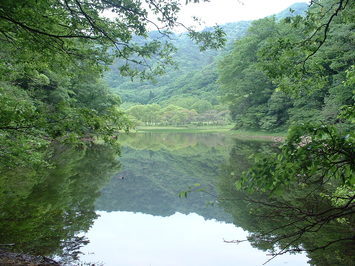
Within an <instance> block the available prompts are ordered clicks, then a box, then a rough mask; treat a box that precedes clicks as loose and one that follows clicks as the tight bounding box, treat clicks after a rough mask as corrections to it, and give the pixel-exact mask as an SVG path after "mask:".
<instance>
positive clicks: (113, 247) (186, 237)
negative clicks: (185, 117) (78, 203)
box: [81, 134, 307, 266]
mask: <svg viewBox="0 0 355 266" xmlns="http://www.w3.org/2000/svg"><path fill="white" fill-rule="evenodd" d="M235 141H236V140H233V139H232V138H230V137H227V136H223V135H216V134H139V135H136V136H126V137H124V138H123V139H122V146H123V148H122V155H121V158H120V162H121V164H122V167H121V169H120V171H118V172H117V173H115V174H114V176H113V178H112V179H111V181H110V182H109V183H108V184H107V186H106V187H104V188H103V190H102V191H101V196H100V197H99V198H98V199H97V201H96V210H97V214H98V215H99V218H98V219H96V220H95V222H94V224H93V226H92V228H91V229H90V230H89V232H88V233H87V234H86V235H85V236H86V237H87V238H88V239H89V240H90V243H89V244H88V245H86V246H85V247H83V248H82V249H81V252H83V255H82V256H81V260H82V261H87V262H96V263H97V262H99V263H102V264H104V265H132V266H133V265H165V266H166V265H191V266H192V265H205V266H207V265H211V266H214V265H225V266H228V265H262V264H263V263H264V262H266V261H267V260H268V259H269V258H270V256H268V254H267V252H263V251H260V250H258V249H256V248H253V247H252V246H251V245H250V244H249V243H248V242H242V243H240V244H235V243H226V242H225V241H224V240H226V241H231V240H244V239H246V237H247V235H248V233H247V232H246V231H244V230H243V229H241V228H240V227H237V226H235V225H234V224H233V223H232V222H233V217H232V216H231V215H230V214H229V213H227V212H226V211H225V210H224V209H223V206H221V204H219V203H218V202H217V198H218V193H219V189H222V188H221V187H222V186H221V185H220V184H221V183H223V177H222V175H223V170H222V169H223V167H224V165H225V164H226V161H227V160H228V158H229V156H230V152H231V149H232V147H233V144H234V143H235ZM239 142H240V141H239ZM241 143H243V144H242V149H241V150H240V156H249V155H250V154H251V153H252V152H255V151H257V150H258V149H263V148H264V147H265V146H268V145H269V144H266V143H260V142H259V143H258V142H254V143H248V142H241ZM238 163H239V164H240V169H241V170H242V169H244V168H246V167H248V163H247V159H246V158H244V159H241V160H239V162H238ZM122 177H123V179H122ZM190 186H191V187H192V190H193V192H191V193H190V194H188V196H187V198H179V197H178V195H179V192H181V191H186V190H188V189H189V187H190ZM199 188H202V191H196V190H198V189H199ZM268 265H307V258H306V256H305V255H284V256H280V257H277V258H275V259H274V260H272V261H271V262H270V263H269V264H268Z"/></svg>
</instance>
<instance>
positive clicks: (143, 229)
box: [82, 211, 307, 266]
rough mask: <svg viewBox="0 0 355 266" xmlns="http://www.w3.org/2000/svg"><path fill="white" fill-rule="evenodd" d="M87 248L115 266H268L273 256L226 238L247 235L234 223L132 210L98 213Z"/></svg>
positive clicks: (300, 261)
mask: <svg viewBox="0 0 355 266" xmlns="http://www.w3.org/2000/svg"><path fill="white" fill-rule="evenodd" d="M98 214H99V215H100V217H99V218H98V219H97V220H96V221H95V223H94V225H93V227H92V228H91V230H90V231H89V232H88V233H87V237H88V238H89V240H90V243H89V244H88V245H87V246H85V247H84V248H83V249H82V252H84V253H85V255H83V256H82V260H83V261H88V262H103V264H104V265H114V266H116V265H117V266H120V265H122V266H131V265H132V266H143V265H147V266H148V265H151V266H159V265H161V266H175V265H176V266H190V265H191V266H200V265H201V266H209V265H211V266H229V265H230V266H232V265H233V266H234V265H241V266H244V265H245V266H248V265H262V264H263V263H264V262H265V261H267V260H268V259H269V258H270V256H267V255H266V253H264V252H262V251H259V250H257V249H254V248H252V247H251V246H250V245H249V243H247V242H243V243H240V244H239V245H236V244H229V243H225V242H223V239H225V240H236V239H238V240H241V239H245V238H246V235H247V233H246V232H244V231H243V230H242V229H241V228H237V227H235V226H234V225H233V224H226V223H221V222H217V221H215V220H204V218H203V217H201V216H199V215H197V214H189V215H185V214H181V213H175V214H174V215H171V216H169V217H160V216H152V215H148V214H143V213H132V212H109V213H108V212H103V211H100V212H98ZM306 261H307V258H306V256H304V255H283V256H280V257H277V258H275V259H274V260H273V261H271V262H270V263H268V264H267V265H287V266H293V265H295V266H302V265H307V263H306Z"/></svg>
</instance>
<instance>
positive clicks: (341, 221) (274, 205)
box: [219, 145, 354, 265]
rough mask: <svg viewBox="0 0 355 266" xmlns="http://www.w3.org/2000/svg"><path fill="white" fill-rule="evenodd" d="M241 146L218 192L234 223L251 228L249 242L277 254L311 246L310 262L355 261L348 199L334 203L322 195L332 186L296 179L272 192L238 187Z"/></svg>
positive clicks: (237, 147)
mask: <svg viewBox="0 0 355 266" xmlns="http://www.w3.org/2000/svg"><path fill="white" fill-rule="evenodd" d="M243 149H244V151H247V149H245V148H243V147H241V146H240V145H239V146H238V145H236V146H235V147H234V149H233V150H232V152H231V158H230V163H229V165H227V166H226V167H225V168H224V174H223V176H222V178H221V180H220V184H219V189H220V191H219V198H220V199H221V204H222V206H223V207H224V209H225V210H226V211H227V212H228V213H231V214H232V216H233V217H234V223H235V224H236V225H237V226H240V227H242V228H243V229H245V230H247V231H249V232H250V234H249V237H248V240H249V241H250V242H251V244H252V245H253V246H255V247H257V248H260V249H262V250H268V251H270V253H271V254H273V255H275V256H277V255H281V254H284V253H286V252H291V253H292V252H300V251H307V254H308V257H309V258H310V261H309V263H311V264H312V265H353V261H354V255H353V252H352V251H353V250H354V238H353V222H354V220H353V216H352V213H353V209H352V208H351V206H350V208H349V206H347V204H346V203H345V204H343V205H339V206H338V205H334V202H332V201H331V200H330V199H329V197H326V196H324V195H328V194H329V191H330V190H332V189H334V187H332V185H331V184H329V183H328V184H323V185H322V184H319V183H314V184H307V186H300V185H299V184H298V183H296V182H295V183H294V184H289V186H287V187H285V188H284V190H283V191H282V193H273V194H271V195H270V194H267V193H265V192H262V188H260V189H259V192H257V193H256V192H254V193H253V194H247V193H245V192H242V191H237V189H236V185H235V183H236V181H238V180H239V179H240V177H241V172H242V171H243V170H246V169H241V168H240V163H239V161H240V160H241V157H240V153H238V152H236V151H237V150H238V151H241V150H243ZM249 154H250V153H249ZM245 155H248V153H246V154H245ZM244 158H246V157H244ZM236 162H238V163H236ZM244 165H247V164H244ZM345 209H346V210H345ZM271 258H273V257H271Z"/></svg>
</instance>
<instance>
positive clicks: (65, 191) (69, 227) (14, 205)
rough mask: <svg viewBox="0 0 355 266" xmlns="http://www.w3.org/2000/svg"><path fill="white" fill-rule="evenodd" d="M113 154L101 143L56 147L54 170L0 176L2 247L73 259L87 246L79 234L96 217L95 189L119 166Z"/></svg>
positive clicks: (96, 195)
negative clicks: (6, 245)
mask: <svg viewBox="0 0 355 266" xmlns="http://www.w3.org/2000/svg"><path fill="white" fill-rule="evenodd" d="M117 155H118V150H117V149H114V148H112V147H109V146H105V145H93V146H91V147H89V148H87V149H74V148H70V147H66V146H56V147H54V148H53V155H52V156H51V159H50V163H51V165H52V168H50V169H48V168H46V169H43V168H42V169H41V168H38V169H36V170H33V169H25V168H23V169H20V170H19V169H15V170H14V172H16V178H14V179H12V178H9V175H6V176H4V175H2V176H0V184H1V185H4V186H1V188H0V193H1V194H0V200H1V204H0V213H1V217H0V219H1V220H0V240H1V244H12V243H13V244H15V245H14V251H16V252H25V253H30V254H34V255H46V256H49V255H54V254H56V255H60V256H66V255H69V254H70V256H71V257H74V258H75V256H76V254H77V248H78V247H80V246H81V245H83V244H85V243H86V242H87V241H86V240H85V239H84V238H83V237H80V236H78V234H79V233H80V232H85V231H87V230H88V229H89V227H90V226H91V224H92V222H93V219H95V218H96V214H95V210H94V202H95V199H96V198H97V197H98V195H99V190H100V188H102V186H103V185H104V184H105V183H106V182H107V181H108V178H109V177H110V175H111V174H112V172H113V171H117V170H118V168H119V166H120V165H119V162H118V161H117ZM12 176H13V175H11V176H10V177H12ZM65 253H67V254H65Z"/></svg>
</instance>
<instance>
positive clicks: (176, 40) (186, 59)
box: [105, 3, 308, 109]
mask: <svg viewBox="0 0 355 266" xmlns="http://www.w3.org/2000/svg"><path fill="white" fill-rule="evenodd" d="M307 8H308V5H307V4H306V3H296V4H293V5H292V6H290V7H289V8H287V9H285V10H284V11H282V12H280V13H278V14H276V15H275V17H276V18H277V19H282V18H285V17H287V16H295V15H303V14H304V13H305V11H306V10H307ZM291 9H292V10H293V12H291ZM251 22H252V21H239V22H233V23H227V24H224V25H221V27H222V28H223V30H224V31H225V33H226V36H227V45H226V46H225V47H224V49H222V50H219V51H216V50H209V51H204V52H201V51H200V50H199V48H198V46H197V45H196V44H194V43H193V42H192V41H191V39H190V38H189V37H188V36H187V34H186V33H183V34H177V35H174V36H172V37H173V38H172V40H171V42H172V44H173V45H174V46H175V47H176V48H177V52H176V53H175V54H174V56H173V59H174V61H175V62H176V63H177V66H178V68H177V69H176V68H172V67H171V68H168V69H167V71H166V72H167V73H166V74H165V75H162V76H160V77H157V78H156V81H155V82H152V81H143V82H142V81H140V80H135V81H133V82H132V81H131V79H130V78H126V77H122V76H121V75H120V74H119V71H118V62H116V63H115V64H113V65H112V66H111V68H110V71H108V72H107V73H106V74H105V80H106V82H107V83H108V85H109V86H110V88H111V89H112V91H113V92H115V93H118V94H119V95H120V96H121V98H122V100H123V102H124V103H125V104H124V105H123V106H126V107H127V106H129V105H133V104H150V103H159V104H161V105H168V104H175V105H179V106H182V105H184V101H183V98H184V97H189V98H190V100H191V99H194V98H195V99H196V100H201V99H203V100H206V101H208V102H210V103H211V104H212V106H214V107H213V108H217V106H218V108H219V109H221V108H222V109H223V108H224V107H221V106H220V103H219V100H218V87H217V84H216V80H217V71H216V65H217V61H218V58H219V57H220V56H223V55H224V54H225V53H226V52H228V51H229V50H230V49H231V48H232V45H233V43H234V41H235V40H237V39H240V38H242V37H243V36H245V34H246V32H247V30H248V28H249V26H250V24H251ZM154 34H156V33H155V32H152V33H151V36H153V35H154ZM182 107H184V108H186V106H182ZM225 108H226V107H225Z"/></svg>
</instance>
